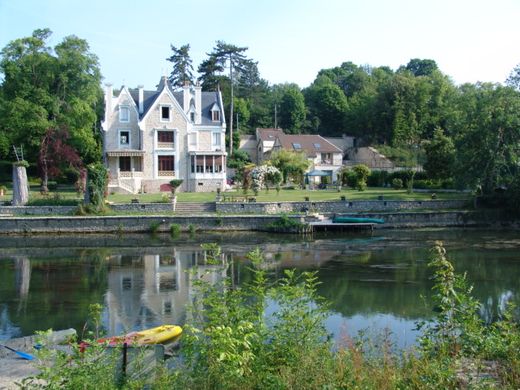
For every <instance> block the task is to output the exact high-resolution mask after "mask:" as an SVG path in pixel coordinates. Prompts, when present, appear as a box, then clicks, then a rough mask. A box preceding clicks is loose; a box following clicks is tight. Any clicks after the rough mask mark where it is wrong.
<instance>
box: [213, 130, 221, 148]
mask: <svg viewBox="0 0 520 390" xmlns="http://www.w3.org/2000/svg"><path fill="white" fill-rule="evenodd" d="M217 140H218V143H217V142H216V141H217ZM211 145H213V146H214V147H216V148H220V147H221V146H222V135H221V134H220V133H217V132H213V133H211Z"/></svg>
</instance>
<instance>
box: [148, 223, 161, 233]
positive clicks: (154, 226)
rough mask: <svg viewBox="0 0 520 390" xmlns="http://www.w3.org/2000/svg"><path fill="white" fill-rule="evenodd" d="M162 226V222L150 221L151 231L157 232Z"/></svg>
mask: <svg viewBox="0 0 520 390" xmlns="http://www.w3.org/2000/svg"><path fill="white" fill-rule="evenodd" d="M160 227H161V222H158V221H153V222H151V223H150V233H152V234H155V233H157V232H158V231H159V228H160Z"/></svg>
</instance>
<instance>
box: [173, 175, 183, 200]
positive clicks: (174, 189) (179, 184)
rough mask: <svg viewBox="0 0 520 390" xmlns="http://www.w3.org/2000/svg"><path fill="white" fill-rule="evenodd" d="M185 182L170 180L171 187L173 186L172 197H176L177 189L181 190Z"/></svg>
mask: <svg viewBox="0 0 520 390" xmlns="http://www.w3.org/2000/svg"><path fill="white" fill-rule="evenodd" d="M182 182H183V180H182V179H173V180H170V186H171V191H172V197H175V191H177V188H179V187H180V186H181V184H182Z"/></svg>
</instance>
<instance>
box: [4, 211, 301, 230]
mask: <svg viewBox="0 0 520 390" xmlns="http://www.w3.org/2000/svg"><path fill="white" fill-rule="evenodd" d="M278 218H279V217H277V216H264V215H262V216H255V217H254V218H249V217H243V216H230V217H215V216H207V215H199V216H193V217H186V216H182V217H176V216H104V217H33V218H16V217H5V218H0V234H28V233H35V234H44V233H71V234H74V233H123V232H136V233H138V232H151V231H152V228H153V227H154V226H158V228H157V231H158V232H169V231H170V227H171V225H172V224H178V225H180V226H181V230H183V231H188V230H189V227H190V225H192V226H194V227H195V229H197V230H203V231H211V230H221V231H232V230H235V231H240V230H244V231H248V230H265V229H266V225H268V224H269V223H272V222H274V221H276V220H277V219H278ZM293 218H298V219H300V218H301V217H300V216H294V217H293Z"/></svg>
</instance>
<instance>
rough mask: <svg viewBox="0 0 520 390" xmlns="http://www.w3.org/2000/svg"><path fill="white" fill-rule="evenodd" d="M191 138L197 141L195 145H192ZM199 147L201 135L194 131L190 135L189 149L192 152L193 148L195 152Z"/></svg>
mask: <svg viewBox="0 0 520 390" xmlns="http://www.w3.org/2000/svg"><path fill="white" fill-rule="evenodd" d="M191 137H194V139H195V143H194V144H192V143H191ZM198 145H199V133H198V132H196V131H194V132H192V133H188V149H190V150H191V148H194V150H195V149H197V147H198Z"/></svg>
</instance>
